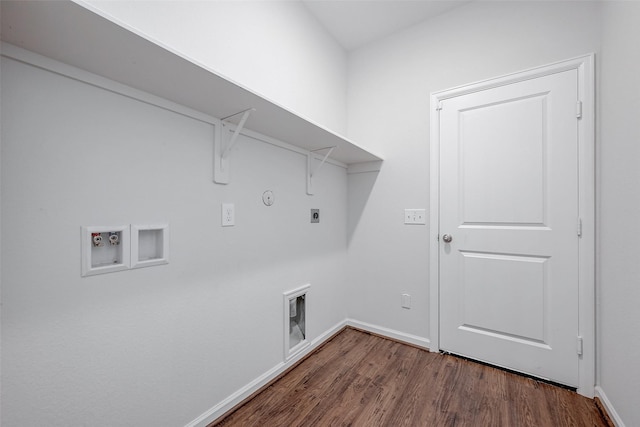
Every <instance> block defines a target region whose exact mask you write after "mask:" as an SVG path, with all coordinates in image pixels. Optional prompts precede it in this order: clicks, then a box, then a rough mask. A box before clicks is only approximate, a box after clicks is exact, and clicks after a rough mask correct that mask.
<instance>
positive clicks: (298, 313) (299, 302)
mask: <svg viewBox="0 0 640 427" xmlns="http://www.w3.org/2000/svg"><path fill="white" fill-rule="evenodd" d="M310 287H311V285H305V286H302V287H300V288H298V289H294V290H292V291H289V292H285V293H284V358H285V360H286V359H290V358H291V357H293V356H294V355H295V354H297V353H299V352H300V351H301V350H302V349H303V348H305V347H307V346H308V345H309V341H308V340H307V326H306V325H307V291H308V290H309V288H310Z"/></svg>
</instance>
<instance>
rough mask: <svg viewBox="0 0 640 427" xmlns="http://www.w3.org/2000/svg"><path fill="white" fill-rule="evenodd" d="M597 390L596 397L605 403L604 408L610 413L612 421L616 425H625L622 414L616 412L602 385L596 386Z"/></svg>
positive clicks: (618, 426) (623, 426) (621, 426)
mask: <svg viewBox="0 0 640 427" xmlns="http://www.w3.org/2000/svg"><path fill="white" fill-rule="evenodd" d="M595 392H596V397H597V398H598V399H600V401H601V402H602V404H603V405H604V408H605V409H606V410H607V415H609V418H611V421H613V423H614V424H615V425H616V427H625V425H624V423H623V422H622V418H620V415H618V413H617V412H616V410H615V408H614V407H613V405H612V404H611V401H610V400H609V399H608V398H607V395H606V394H605V392H604V390H603V389H602V387H600V386H599V385H597V386H596V388H595Z"/></svg>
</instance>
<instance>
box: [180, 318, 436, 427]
mask: <svg viewBox="0 0 640 427" xmlns="http://www.w3.org/2000/svg"><path fill="white" fill-rule="evenodd" d="M347 326H348V327H352V328H355V329H360V330H362V331H365V332H369V333H372V334H375V335H380V336H382V337H385V338H390V339H392V340H395V341H399V342H402V343H406V344H409V345H412V346H415V347H419V348H424V349H429V340H428V339H426V338H422V337H419V336H416V335H411V334H405V333H403V332H399V331H396V330H393V329H389V328H384V327H382V326H377V325H372V324H370V323H365V322H360V321H357V320H353V319H345V320H343V321H342V322H339V323H337V324H336V325H334V326H333V327H331V328H329V329H328V330H327V331H325V332H324V333H322V334H321V335H320V336H318V337H317V338H316V339H315V340H313V341H312V342H311V344H310V345H309V346H308V347H306V348H305V349H304V350H302V351H301V352H300V353H298V354H296V355H295V356H294V357H292V358H291V359H289V360H287V361H286V362H282V363H279V364H277V365H276V366H274V367H273V368H271V369H270V370H268V371H267V372H265V373H264V374H262V375H260V376H259V377H258V378H256V379H255V380H253V381H251V382H250V383H249V384H247V385H245V386H244V387H242V388H241V389H239V390H238V391H236V392H235V393H233V394H232V395H231V396H229V397H227V398H226V399H224V400H223V401H221V402H220V403H218V404H217V405H215V406H214V407H212V408H211V409H209V410H208V411H206V412H205V413H203V414H202V415H200V416H199V417H198V418H196V419H195V420H193V421H191V422H190V423H188V424H187V425H186V426H185V427H206V426H207V425H209V424H211V423H212V422H214V421H215V420H217V419H218V418H220V417H222V416H223V415H225V414H227V413H228V412H229V411H231V410H232V409H233V408H235V407H236V406H238V405H240V404H241V403H242V402H244V401H245V400H247V399H248V398H250V397H251V396H252V395H253V394H255V393H256V392H258V391H259V390H261V389H262V388H263V387H265V386H266V385H268V384H269V383H271V382H272V381H274V380H275V379H277V378H278V377H280V376H281V375H283V374H284V373H285V372H287V371H288V370H289V369H291V368H292V367H293V366H295V365H296V364H297V363H298V362H299V361H300V360H302V359H304V358H305V357H307V356H308V355H309V354H311V353H312V352H314V351H315V350H316V349H317V348H318V347H320V346H321V345H322V344H324V343H325V342H326V341H327V340H329V339H330V338H331V337H332V336H334V335H335V334H337V333H338V332H340V331H341V330H342V329H344V328H345V327H347Z"/></svg>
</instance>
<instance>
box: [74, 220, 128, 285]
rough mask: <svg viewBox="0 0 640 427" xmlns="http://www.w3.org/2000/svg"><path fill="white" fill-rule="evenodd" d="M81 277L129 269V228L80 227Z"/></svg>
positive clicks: (124, 226) (120, 226) (125, 226)
mask: <svg viewBox="0 0 640 427" xmlns="http://www.w3.org/2000/svg"><path fill="white" fill-rule="evenodd" d="M81 248H82V275H83V276H93V275H96V274H103V273H111V272H114V271H121V270H126V269H128V268H129V262H130V255H129V226H128V225H119V226H85V227H82V244H81Z"/></svg>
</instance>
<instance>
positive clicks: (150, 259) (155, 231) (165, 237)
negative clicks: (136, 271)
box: [131, 224, 169, 268]
mask: <svg viewBox="0 0 640 427" xmlns="http://www.w3.org/2000/svg"><path fill="white" fill-rule="evenodd" d="M168 263H169V226H168V225H166V224H163V225H132V226H131V267H132V268H141V267H150V266H152V265H160V264H168Z"/></svg>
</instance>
